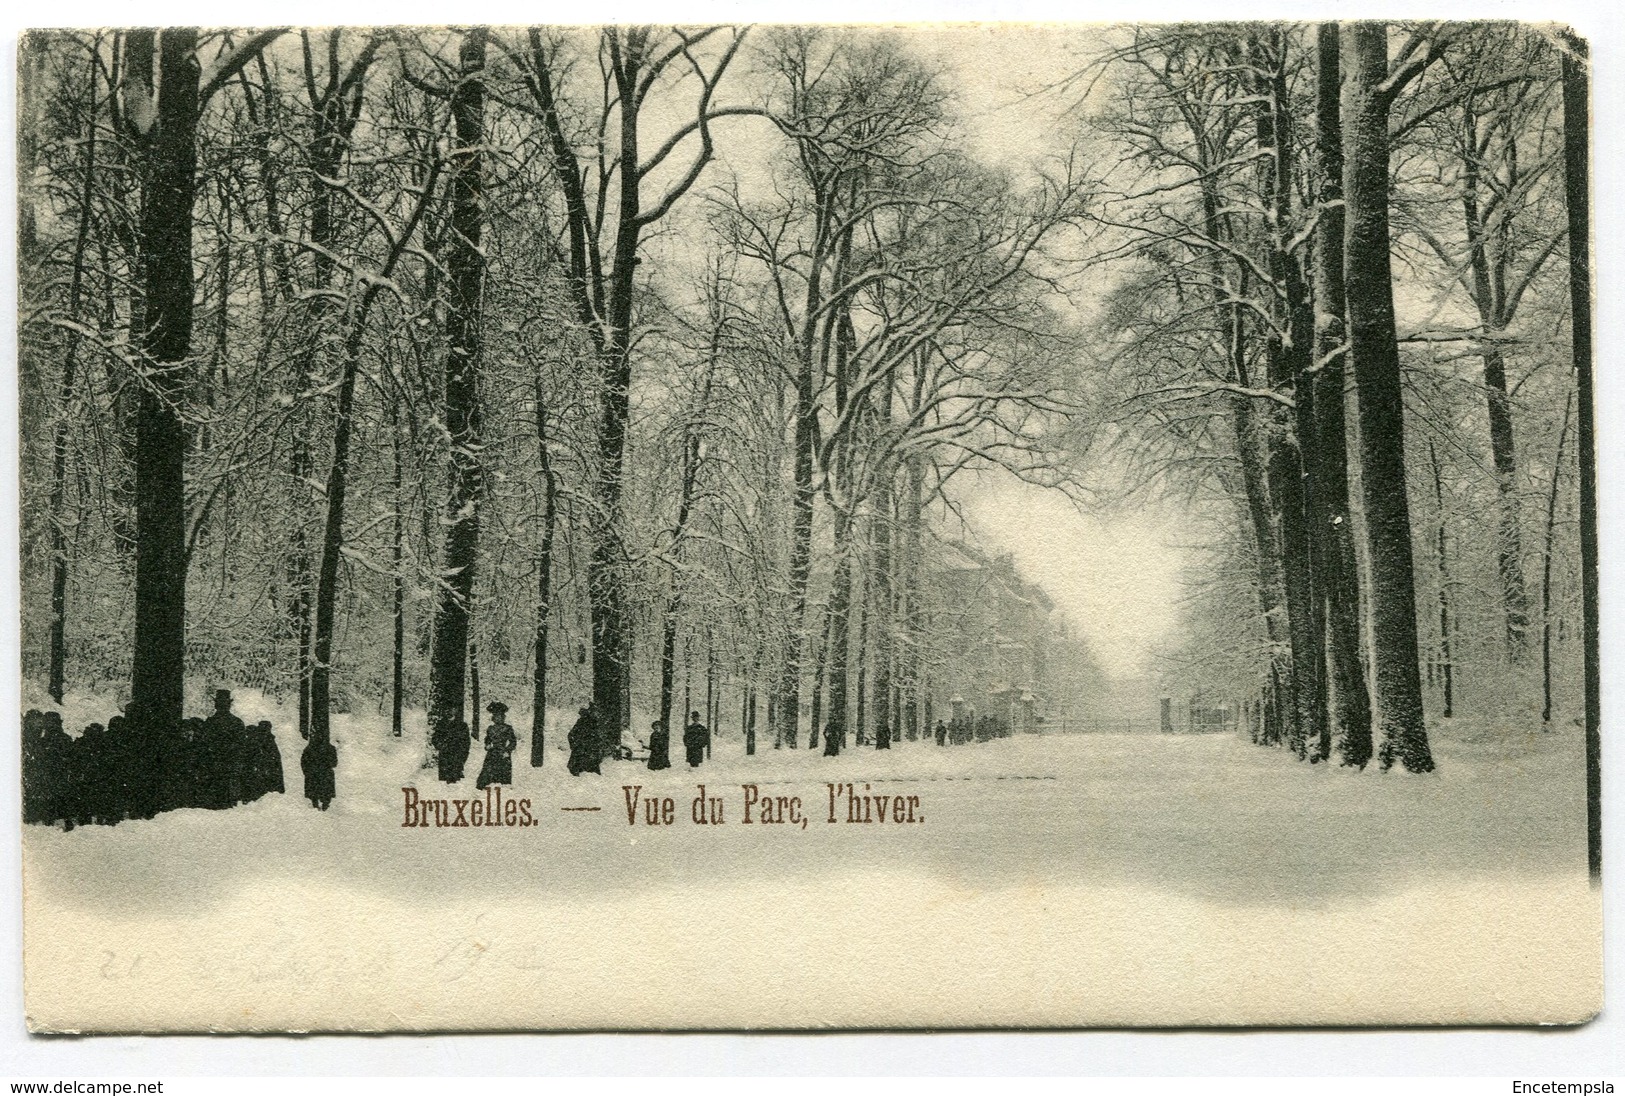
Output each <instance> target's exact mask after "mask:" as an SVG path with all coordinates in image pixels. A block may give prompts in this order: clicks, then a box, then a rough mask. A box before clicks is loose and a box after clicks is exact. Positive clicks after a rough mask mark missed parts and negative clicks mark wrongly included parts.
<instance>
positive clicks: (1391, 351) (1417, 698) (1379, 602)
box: [1343, 22, 1433, 772]
mask: <svg viewBox="0 0 1625 1096" xmlns="http://www.w3.org/2000/svg"><path fill="white" fill-rule="evenodd" d="M1344 34H1345V35H1346V37H1345V38H1344V45H1345V47H1346V52H1347V54H1348V55H1349V60H1350V62H1351V64H1350V67H1349V70H1348V75H1347V79H1346V81H1345V85H1344V100H1343V107H1344V111H1343V123H1344V127H1343V137H1344V142H1345V145H1344V152H1345V155H1346V157H1347V160H1346V164H1345V169H1344V180H1343V192H1344V197H1345V201H1346V203H1347V205H1346V209H1347V218H1348V219H1347V226H1346V233H1345V237H1344V264H1345V271H1344V279H1345V286H1346V290H1347V293H1348V312H1349V356H1350V358H1351V360H1352V362H1353V367H1354V378H1355V384H1356V386H1357V388H1358V392H1359V407H1360V463H1361V476H1360V482H1361V488H1362V491H1363V493H1364V496H1365V519H1366V537H1367V541H1368V543H1369V555H1370V566H1371V589H1370V602H1371V637H1372V661H1373V663H1374V667H1375V682H1374V689H1373V699H1374V701H1375V708H1376V713H1375V714H1376V722H1377V728H1378V737H1379V740H1380V744H1379V746H1378V749H1377V757H1378V760H1379V761H1380V762H1381V764H1382V767H1383V768H1384V769H1387V768H1388V767H1390V766H1391V765H1393V764H1394V762H1396V761H1398V762H1400V763H1401V764H1403V765H1404V767H1405V769H1406V770H1407V771H1409V772H1428V771H1430V770H1432V768H1433V754H1432V751H1431V750H1430V749H1429V748H1428V738H1427V727H1426V725H1425V724H1424V722H1423V709H1422V681H1421V673H1420V670H1419V663H1418V657H1417V641H1416V585H1415V576H1414V566H1413V562H1412V550H1411V516H1410V504H1409V501H1408V499H1407V496H1406V480H1405V420H1404V397H1403V392H1402V388H1401V385H1400V375H1399V345H1398V342H1397V341H1396V336H1395V331H1394V292H1393V277H1392V271H1391V267H1390V262H1389V247H1390V242H1389V232H1388V185H1389V174H1388V112H1389V91H1390V89H1389V73H1388V28H1387V26H1386V24H1383V23H1376V22H1360V23H1352V24H1349V25H1347V26H1346V27H1345V29H1344Z"/></svg>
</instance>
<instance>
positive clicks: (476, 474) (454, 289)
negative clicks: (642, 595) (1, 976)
mask: <svg viewBox="0 0 1625 1096" xmlns="http://www.w3.org/2000/svg"><path fill="white" fill-rule="evenodd" d="M486 36H487V31H486V29H485V28H483V27H474V28H471V29H470V30H468V31H467V32H466V33H465V34H464V36H463V41H462V45H461V48H460V50H459V54H458V62H459V68H460V75H459V79H458V82H457V84H456V86H455V87H454V88H453V89H452V96H451V113H452V121H453V124H454V125H455V127H456V147H455V149H454V151H453V153H452V167H451V171H452V182H451V189H452V195H451V239H450V243H449V247H448V255H447V259H446V267H447V271H448V274H449V276H450V282H451V285H450V301H449V302H448V307H447V309H446V341H447V344H448V345H447V352H446V372H445V410H446V432H447V435H448V438H449V440H450V444H451V495H450V501H449V505H448V507H447V524H446V540H445V544H446V548H445V558H444V562H443V564H442V568H441V574H442V576H443V578H442V582H441V585H440V591H439V598H438V601H437V603H436V606H435V627H434V642H433V649H432V651H431V653H430V656H429V726H430V729H431V731H440V730H443V729H444V728H446V727H448V726H450V725H452V724H455V723H459V722H462V721H463V720H464V696H463V693H464V689H465V687H466V676H467V669H468V642H469V616H470V612H471V610H472V607H473V606H472V598H473V592H474V569H475V566H476V565H477V563H478V560H479V544H480V524H479V522H480V517H479V506H480V496H481V493H482V490H483V477H482V468H481V460H482V456H481V452H480V446H481V436H480V435H481V423H480V403H479V376H480V369H481V350H482V345H481V330H480V325H481V309H480V303H481V292H482V290H483V287H484V280H485V256H484V252H483V251H482V250H481V247H480V235H481V230H482V227H483V224H484V219H485V210H484V182H485V180H484V172H483V162H484V156H483V153H482V152H481V145H482V144H483V142H484V140H485V132H484V130H485V127H484V115H485V85H484V70H485V44H486Z"/></svg>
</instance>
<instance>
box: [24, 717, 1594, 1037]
mask: <svg viewBox="0 0 1625 1096" xmlns="http://www.w3.org/2000/svg"><path fill="white" fill-rule="evenodd" d="M96 704H97V702H96V701H95V700H93V699H90V698H72V697H70V699H69V703H68V705H67V721H68V724H69V725H70V726H78V725H82V723H83V722H84V718H86V717H100V716H104V715H105V712H101V711H99V710H96ZM237 712H238V714H239V715H241V716H242V717H243V718H245V719H248V720H250V721H252V720H255V719H259V718H270V719H272V720H273V722H274V724H275V726H276V731H277V734H278V736H279V739H280V742H281V745H282V749H283V756H284V766H285V770H286V772H287V774H288V783H289V794H287V795H283V796H270V797H267V798H266V799H264V800H261V801H259V802H257V803H253V804H249V805H246V806H243V807H240V808H237V809H235V810H232V811H226V812H209V811H202V810H186V811H175V812H171V813H169V814H166V815H162V816H160V817H158V818H156V819H153V820H151V821H145V822H127V823H124V824H121V825H119V826H116V827H83V828H79V829H75V830H74V831H73V832H71V833H66V832H63V831H61V830H59V829H49V828H44V827H37V826H33V827H27V828H26V831H25V834H24V876H25V918H26V924H25V932H26V975H27V981H28V1011H29V1015H30V1017H31V1019H32V1021H33V1022H34V1023H35V1024H36V1025H38V1026H44V1027H47V1028H58V1029H60V1028H108V1027H112V1028H120V1029H131V1028H143V1027H159V1026H182V1027H191V1028H200V1027H201V1028H210V1027H213V1028H238V1029H255V1028H289V1027H292V1028H300V1029H305V1028H314V1029H320V1028H327V1029H333V1028H355V1027H363V1028H379V1027H384V1028H388V1027H414V1028H430V1029H454V1028H469V1027H492V1026H497V1027H535V1026H589V1027H625V1026H638V1027H693V1026H707V1027H716V1026H726V1027H756V1026H771V1027H794V1026H827V1025H844V1026H893V1025H933V1026H990V1025H1003V1024H1011V1023H1019V1024H1038V1025H1044V1024H1069V1025H1077V1024H1099V1023H1134V1024H1147V1023H1169V1022H1177V1023H1183V1024H1193V1023H1281V1022H1338V1023H1359V1022H1400V1021H1442V1020H1458V1021H1462V1020H1470V1021H1477V1022H1497V1021H1499V1022H1508V1021H1521V1022H1530V1021H1575V1020H1579V1019H1582V1018H1584V1017H1586V1016H1587V1015H1589V1014H1590V1013H1591V1012H1592V1011H1594V1009H1595V1007H1596V1006H1597V1004H1598V1003H1600V1000H1601V959H1600V956H1601V935H1600V925H1601V920H1600V911H1599V909H1598V904H1597V901H1596V898H1595V896H1594V894H1593V892H1592V891H1590V889H1589V888H1588V887H1587V886H1586V884H1585V875H1584V872H1585V849H1584V814H1585V812H1584V779H1583V771H1584V770H1583V763H1582V750H1581V740H1580V735H1579V733H1578V730H1577V729H1576V728H1573V727H1566V728H1561V729H1559V730H1555V731H1553V732H1552V733H1550V734H1540V733H1538V732H1537V733H1526V732H1523V731H1520V730H1514V729H1509V728H1504V727H1493V726H1476V727H1461V726H1458V727H1452V728H1450V729H1448V730H1447V731H1441V732H1440V733H1437V734H1436V735H1435V752H1436V755H1437V757H1438V760H1439V771H1438V772H1437V773H1434V774H1431V775H1428V776H1425V777H1415V776H1405V775H1401V774H1399V773H1389V774H1381V773H1377V772H1375V771H1367V772H1363V773H1356V772H1352V771H1348V770H1341V769H1336V768H1328V767H1326V766H1314V767H1311V766H1308V765H1304V764H1301V763H1299V762H1297V761H1295V760H1293V759H1292V758H1290V757H1288V756H1287V755H1286V754H1284V753H1282V752H1280V751H1273V750H1263V749H1259V748H1257V747H1254V746H1252V745H1251V744H1249V743H1247V742H1246V741H1244V740H1241V739H1238V738H1235V737H1231V736H1163V735H1073V736H1059V735H1058V736H1022V737H1017V738H1012V739H1005V740H997V741H993V742H989V743H983V744H975V745H967V746H960V747H948V748H939V747H937V746H936V745H935V744H934V743H924V742H915V743H910V742H903V743H899V744H897V747H896V748H894V749H893V750H891V751H890V752H889V753H881V752H876V751H873V750H872V749H853V750H849V751H848V752H846V753H844V754H843V755H842V756H841V757H839V758H833V759H832V758H825V757H822V756H821V755H818V754H815V753H812V752H809V751H807V750H788V749H785V750H774V749H772V748H771V743H766V744H764V748H762V749H760V750H759V751H758V753H757V754H756V756H754V757H746V756H744V752H743V743H742V741H741V739H740V737H739V736H738V734H737V733H733V734H723V735H719V736H718V737H717V739H716V743H715V747H714V756H713V759H712V760H711V761H710V762H708V763H706V764H705V765H703V766H702V767H701V768H700V769H699V770H697V771H693V772H691V771H690V770H689V769H688V767H687V766H686V765H685V764H684V763H683V762H682V760H681V754H680V751H679V750H674V751H673V755H674V757H673V760H674V767H673V768H672V769H670V770H667V771H665V772H662V773H651V772H649V771H648V770H647V769H646V768H644V767H643V766H642V765H641V764H634V763H631V762H620V763H606V765H605V772H604V774H603V775H602V776H591V775H588V776H582V777H579V778H572V777H570V776H569V775H568V774H567V773H566V772H565V769H564V758H565V752H564V750H563V748H562V747H563V745H564V741H563V739H564V735H563V731H564V730H565V729H566V728H567V727H568V722H567V719H566V715H565V713H563V712H558V713H555V714H554V718H555V728H556V729H553V730H551V732H550V734H551V737H550V748H549V751H548V758H547V763H546V764H545V765H544V766H543V767H542V768H541V769H532V768H531V767H530V766H529V765H528V764H527V763H526V762H527V758H528V751H529V738H528V731H529V728H528V726H526V725H525V723H524V722H523V721H519V720H516V721H515V722H516V726H517V729H518V730H519V732H520V735H521V744H520V749H519V751H518V753H517V754H516V755H515V762H516V763H515V778H516V781H515V786H514V787H513V788H512V789H511V791H510V792H508V793H507V794H508V795H511V796H512V797H515V798H526V799H529V800H530V803H531V807H532V810H533V812H534V815H535V817H536V818H537V824H536V825H534V826H530V827H480V828H473V827H466V828H436V827H428V828H424V827H412V828H407V827H403V826H402V821H403V817H404V814H403V793H402V788H403V787H408V786H411V787H415V788H416V789H417V790H418V791H419V792H420V793H421V794H422V795H424V796H451V797H457V798H472V797H475V796H477V795H478V793H476V792H475V791H474V789H473V779H474V774H475V773H476V772H477V771H478V758H479V750H478V748H477V747H476V750H475V753H474V755H473V757H471V759H470V764H469V767H468V777H467V779H466V780H465V782H464V785H463V786H462V787H461V788H459V789H457V790H451V789H447V788H446V787H445V786H444V785H440V784H439V783H438V782H437V781H435V780H434V773H433V772H432V770H429V769H426V768H424V767H423V766H424V762H425V760H426V755H425V750H424V747H423V740H424V732H423V722H422V714H421V713H417V714H416V718H415V719H414V720H409V723H408V728H407V734H406V737H404V738H403V739H399V740H397V739H392V738H390V737H389V734H388V728H387V722H385V723H380V722H379V721H378V720H377V719H376V718H369V719H365V720H353V719H350V718H349V717H343V716H341V717H338V718H337V720H336V723H335V730H334V735H335V740H336V743H337V745H338V748H339V756H340V768H339V774H338V788H339V797H338V799H337V800H336V801H335V802H334V805H333V808H332V810H331V811H329V812H327V813H326V814H323V813H321V812H317V811H315V810H313V809H312V808H311V807H310V806H309V804H308V803H307V802H305V801H304V800H302V799H301V798H299V796H298V790H299V784H300V781H299V767H298V741H297V734H296V733H294V732H293V731H292V729H291V722H290V721H289V720H288V718H287V713H286V712H285V711H282V710H279V709H277V708H276V706H274V705H271V704H269V703H267V702H266V701H265V700H264V699H263V698H261V697H259V696H257V695H254V694H251V693H247V692H240V693H239V694H238V703H237ZM644 725H647V721H644ZM701 783H703V784H704V785H705V788H706V795H707V797H716V798H718V799H720V800H721V801H722V803H723V807H722V810H723V812H724V823H723V824H722V825H720V826H716V825H709V824H708V825H696V824H694V822H693V821H692V809H693V808H692V803H693V800H694V798H695V796H696V794H697V785H698V784H701ZM846 783H850V784H852V785H853V786H854V791H855V792H856V793H857V794H860V795H861V794H863V793H864V791H865V789H864V785H865V784H867V785H868V786H869V787H868V789H867V790H868V793H869V794H871V795H881V794H884V795H888V796H889V795H895V794H899V793H901V794H904V795H906V796H917V797H918V801H917V805H916V806H917V813H918V815H919V817H920V819H921V820H920V821H917V822H915V823H913V824H909V823H906V822H905V823H901V824H899V823H897V822H895V821H888V822H886V823H878V822H873V823H869V824H853V823H848V822H845V821H844V819H845V817H846V816H847V806H846V800H845V797H844V794H843V795H842V796H841V798H840V800H839V804H838V806H837V809H836V814H837V817H838V818H839V819H842V820H841V821H837V822H836V823H833V824H832V823H830V822H828V821H827V818H828V816H829V792H828V786H829V785H830V784H837V785H838V784H846ZM745 784H754V785H756V786H757V788H758V792H759V794H760V795H762V796H783V797H785V798H786V799H788V798H789V797H799V798H800V799H801V811H802V812H803V813H804V814H805V816H806V817H807V818H808V822H807V824H806V825H805V826H801V825H796V824H780V825H764V824H762V823H761V822H760V821H756V822H753V823H751V824H748V825H747V824H744V823H743V822H742V808H743V805H744V801H745V797H746V793H745V791H744V790H743V787H742V786H743V785H745ZM627 786H636V787H638V788H639V791H638V797H639V804H640V806H639V808H638V816H637V819H636V822H635V823H633V824H629V823H628V820H627V809H626V793H625V791H624V790H623V789H624V788H626V787H627ZM650 797H654V798H655V800H656V803H657V809H658V804H659V801H660V800H661V799H662V798H666V797H669V798H670V799H671V800H672V803H673V810H672V817H673V822H672V824H670V825H659V826H651V825H648V824H647V823H646V822H645V816H644V813H643V811H644V808H643V807H642V806H641V804H642V801H643V800H645V799H648V798H650ZM582 807H598V808H600V809H599V810H597V811H590V810H565V809H563V808H582ZM757 816H758V817H759V808H758V811H757Z"/></svg>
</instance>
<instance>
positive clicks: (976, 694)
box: [926, 545, 1055, 731]
mask: <svg viewBox="0 0 1625 1096" xmlns="http://www.w3.org/2000/svg"><path fill="white" fill-rule="evenodd" d="M928 581H929V598H928V600H927V605H928V613H929V622H928V625H927V635H928V637H929V638H928V641H927V647H928V649H927V652H926V656H927V657H926V665H927V677H928V685H927V690H928V695H929V696H930V698H931V707H932V709H933V710H934V711H935V712H936V713H938V715H939V717H941V718H944V719H948V718H953V717H954V716H955V715H959V716H970V717H979V716H985V715H991V716H995V717H997V718H999V719H1001V720H1003V721H1005V722H1006V723H1007V724H1008V726H1009V727H1010V729H1011V730H1012V731H1037V730H1041V729H1042V728H1043V726H1044V722H1045V720H1046V719H1047V718H1049V716H1048V713H1049V710H1050V708H1051V706H1052V702H1053V699H1054V691H1055V683H1054V682H1053V681H1052V680H1051V677H1050V655H1051V645H1052V642H1053V641H1054V639H1055V637H1054V635H1053V634H1052V633H1053V626H1052V624H1051V620H1050V614H1051V613H1052V612H1053V610H1054V608H1055V603H1054V602H1053V601H1051V600H1050V597H1049V595H1048V594H1046V593H1045V592H1044V589H1043V588H1042V587H1041V586H1039V585H1038V584H1036V583H1031V582H1027V581H1025V580H1023V579H1022V577H1021V576H1020V574H1019V573H1017V571H1016V568H1015V563H1014V561H1013V560H1012V558H1011V557H1010V556H1009V555H1008V554H1006V555H1001V556H997V557H989V556H987V555H985V554H983V553H981V552H979V551H977V550H976V549H974V548H972V547H970V546H968V545H949V546H946V547H945V548H944V549H943V551H942V555H941V557H940V559H939V561H938V564H937V567H936V568H935V569H934V570H933V571H932V572H931V574H930V577H929V580H928Z"/></svg>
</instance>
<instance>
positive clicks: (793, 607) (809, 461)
mask: <svg viewBox="0 0 1625 1096" xmlns="http://www.w3.org/2000/svg"><path fill="white" fill-rule="evenodd" d="M814 271H815V274H814V276H815V277H816V275H817V273H818V272H819V270H818V267H816V266H815V268H814ZM816 293H817V289H816V283H815V284H814V285H813V287H812V288H809V290H808V299H809V302H811V301H813V300H815V299H816ZM804 323H805V324H806V326H808V327H809V328H810V327H811V326H812V324H813V318H812V316H811V315H809V316H807V317H806V319H805V321H804ZM803 341H804V343H805V344H806V345H804V346H803V352H802V355H801V367H800V370H799V372H798V373H797V375H796V409H795V440H794V446H795V472H794V474H795V487H794V490H793V492H792V493H791V496H790V504H791V509H790V626H789V634H788V636H787V637H786V642H785V646H784V665H783V667H782V669H781V671H780V674H779V685H778V694H779V699H780V705H781V709H782V711H781V713H780V716H779V721H778V722H779V731H780V733H781V735H782V736H783V737H784V738H785V739H787V740H788V742H789V744H790V747H791V748H792V749H794V748H795V747H796V745H797V744H798V743H797V739H798V738H799V736H800V733H801V732H800V722H801V661H802V655H803V652H804V650H805V648H806V626H807V581H808V577H809V575H810V572H811V564H812V523H813V498H814V484H813V463H814V462H813V457H814V453H813V444H814V442H813V438H814V434H815V433H816V431H817V425H818V424H817V416H818V405H817V402H816V399H815V392H814V385H813V364H814V362H815V361H816V358H815V357H814V355H813V353H812V349H811V334H810V332H809V333H808V335H807V337H806V339H804V340H803Z"/></svg>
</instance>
